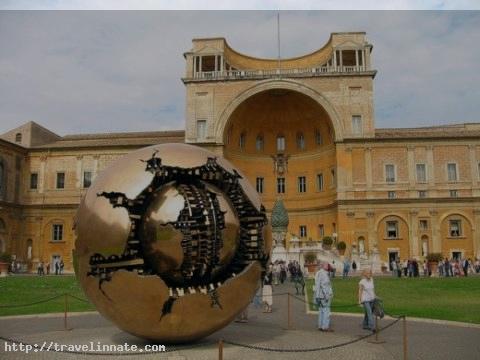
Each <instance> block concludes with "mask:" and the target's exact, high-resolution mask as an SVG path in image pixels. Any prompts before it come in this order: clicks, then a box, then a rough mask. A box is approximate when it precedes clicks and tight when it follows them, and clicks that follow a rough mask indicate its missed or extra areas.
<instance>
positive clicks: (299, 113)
mask: <svg viewBox="0 0 480 360" xmlns="http://www.w3.org/2000/svg"><path fill="white" fill-rule="evenodd" d="M300 91H301V89H300V90H298V91H294V90H291V89H286V88H285V89H284V88H282V89H280V88H275V89H272V88H270V89H267V90H264V91H260V92H256V93H254V94H253V95H251V96H249V97H246V98H244V100H243V101H242V102H240V103H239V104H238V105H237V106H236V107H235V109H234V110H233V111H232V112H231V114H230V116H229V117H228V119H227V120H226V123H225V127H224V128H223V133H222V134H221V136H222V137H223V144H224V156H225V157H226V158H227V159H228V160H230V161H231V162H232V163H233V164H234V165H235V166H236V167H237V168H238V169H239V170H241V172H242V173H243V174H244V175H245V176H246V177H247V178H248V180H249V182H250V183H251V184H257V189H259V186H258V184H261V190H262V191H259V193H260V196H261V198H262V203H263V204H264V205H265V208H266V209H267V211H270V210H271V209H272V207H273V204H274V203H275V201H276V200H277V198H279V197H280V198H281V199H282V200H283V202H284V204H285V207H286V209H287V211H288V212H292V213H295V212H297V214H298V215H297V216H293V217H292V221H291V223H290V224H289V231H290V232H291V233H295V234H296V233H298V232H299V229H302V231H303V232H304V233H305V234H312V233H315V229H316V228H317V227H318V224H332V223H335V222H336V210H335V209H334V207H333V206H332V204H333V203H334V201H335V195H336V186H335V184H336V149H335V143H334V137H335V131H334V125H333V122H332V120H331V118H330V116H329V113H327V111H326V109H325V108H324V107H323V105H321V104H320V103H319V102H318V101H317V100H316V99H314V97H312V96H309V95H306V94H304V93H302V92H300ZM239 144H240V146H239ZM272 170H273V171H272ZM319 207H320V208H324V211H322V212H318V209H319ZM310 209H311V210H312V211H314V212H315V213H314V215H307V214H308V213H307V211H309V210H310ZM332 232H336V231H333V230H332ZM306 238H307V239H308V236H306Z"/></svg>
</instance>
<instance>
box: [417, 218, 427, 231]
mask: <svg viewBox="0 0 480 360" xmlns="http://www.w3.org/2000/svg"><path fill="white" fill-rule="evenodd" d="M418 227H419V228H420V230H428V220H420V221H419V223H418Z"/></svg>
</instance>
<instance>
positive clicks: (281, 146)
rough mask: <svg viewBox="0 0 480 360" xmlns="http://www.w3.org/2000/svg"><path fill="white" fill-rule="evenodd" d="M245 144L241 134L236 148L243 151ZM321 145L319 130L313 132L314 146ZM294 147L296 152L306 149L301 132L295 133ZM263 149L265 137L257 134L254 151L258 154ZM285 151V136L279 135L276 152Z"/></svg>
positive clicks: (245, 135)
mask: <svg viewBox="0 0 480 360" xmlns="http://www.w3.org/2000/svg"><path fill="white" fill-rule="evenodd" d="M246 142H247V134H246V133H245V132H242V133H241V134H240V137H239V140H238V147H239V148H240V150H244V149H245V145H246ZM322 144H323V139H322V134H321V133H320V131H319V130H315V145H317V146H318V145H322ZM296 145H297V149H298V150H305V149H306V141H305V135H304V134H303V133H302V132H299V133H297V137H296ZM264 147H265V137H264V136H263V135H262V134H259V135H257V137H256V138H255V150H256V151H259V152H260V151H263V150H264ZM285 149H286V139H285V136H284V135H281V134H279V135H277V152H284V151H285Z"/></svg>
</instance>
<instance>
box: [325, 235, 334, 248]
mask: <svg viewBox="0 0 480 360" xmlns="http://www.w3.org/2000/svg"><path fill="white" fill-rule="evenodd" d="M332 244H333V238H332V237H331V236H324V237H323V239H322V248H323V250H330V249H331V248H332Z"/></svg>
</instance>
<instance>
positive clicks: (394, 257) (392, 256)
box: [388, 250, 400, 271]
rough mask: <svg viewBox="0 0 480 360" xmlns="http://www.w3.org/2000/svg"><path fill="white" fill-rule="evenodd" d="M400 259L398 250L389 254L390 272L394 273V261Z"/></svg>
mask: <svg viewBox="0 0 480 360" xmlns="http://www.w3.org/2000/svg"><path fill="white" fill-rule="evenodd" d="M399 259H400V257H399V255H398V251H397V250H390V251H389V252H388V268H389V269H390V271H392V270H393V269H392V261H397V260H399Z"/></svg>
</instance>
